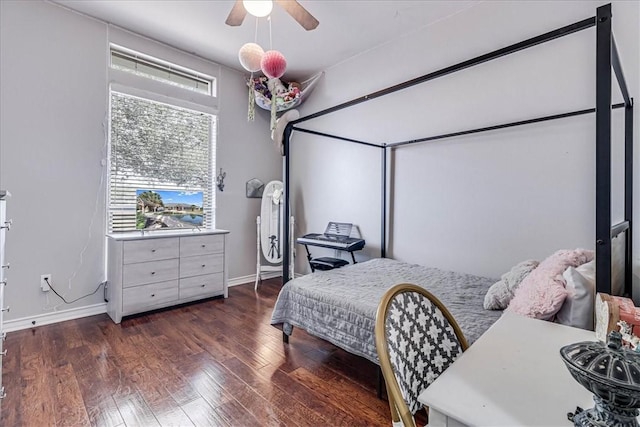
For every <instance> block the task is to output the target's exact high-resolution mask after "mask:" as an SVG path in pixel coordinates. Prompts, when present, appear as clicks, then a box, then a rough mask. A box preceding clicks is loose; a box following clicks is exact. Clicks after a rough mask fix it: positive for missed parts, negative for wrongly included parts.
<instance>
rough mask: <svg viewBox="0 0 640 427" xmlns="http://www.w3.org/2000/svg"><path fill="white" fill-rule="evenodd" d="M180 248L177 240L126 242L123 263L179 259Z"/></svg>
mask: <svg viewBox="0 0 640 427" xmlns="http://www.w3.org/2000/svg"><path fill="white" fill-rule="evenodd" d="M179 252H180V251H179V246H178V240H177V239H168V238H165V239H146V240H131V241H128V242H124V254H123V258H124V260H123V262H124V263H125V264H133V263H136V262H146V261H155V260H160V259H170V258H178V255H179Z"/></svg>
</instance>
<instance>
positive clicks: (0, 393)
mask: <svg viewBox="0 0 640 427" xmlns="http://www.w3.org/2000/svg"><path fill="white" fill-rule="evenodd" d="M5 397H7V393H5V391H4V386H2V388H0V399H4V398H5Z"/></svg>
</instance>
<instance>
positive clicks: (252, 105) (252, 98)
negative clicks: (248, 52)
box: [247, 73, 256, 122]
mask: <svg viewBox="0 0 640 427" xmlns="http://www.w3.org/2000/svg"><path fill="white" fill-rule="evenodd" d="M255 89H256V81H255V80H254V79H253V73H251V79H250V80H249V110H248V111H247V121H249V122H252V121H254V120H255V118H256V92H255Z"/></svg>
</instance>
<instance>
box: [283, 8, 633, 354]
mask: <svg viewBox="0 0 640 427" xmlns="http://www.w3.org/2000/svg"><path fill="white" fill-rule="evenodd" d="M611 21H612V13H611V5H610V4H607V5H604V6H601V7H599V8H597V11H596V16H594V17H590V18H587V19H584V20H581V21H579V22H576V23H573V24H570V25H567V26H565V27H562V28H559V29H556V30H553V31H550V32H547V33H544V34H542V35H539V36H537V37H533V38H530V39H527V40H524V41H522V42H519V43H515V44H513V45H510V46H507V47H504V48H501V49H498V50H495V51H493V52H489V53H487V54H484V55H480V56H477V57H475V58H471V59H469V60H466V61H463V62H460V63H457V64H455V65H452V66H449V67H445V68H443V69H440V70H438V71H434V72H431V73H429V74H426V75H423V76H420V77H417V78H414V79H412V80H409V81H405V82H403V83H399V84H396V85H394V86H391V87H388V88H386V89H382V90H379V91H377V92H374V93H371V94H368V95H365V96H363V97H360V98H357V99H353V100H351V101H348V102H344V103H342V104H339V105H336V106H333V107H330V108H327V109H325V110H322V111H319V112H317V113H313V114H310V115H308V116H305V117H302V118H299V119H296V120H293V121H291V122H289V123H288V124H287V125H286V127H285V128H284V135H283V149H284V157H285V158H284V165H285V166H284V168H285V172H284V174H285V176H284V178H285V179H284V184H285V187H284V217H285V218H287V217H289V216H290V210H291V206H290V182H291V181H290V180H291V178H290V169H291V164H290V163H291V159H290V153H291V145H292V144H291V142H292V140H291V136H292V134H293V133H294V132H301V133H307V134H313V135H316V136H320V137H326V138H331V139H335V140H340V141H343V142H346V143H350V144H359V145H363V146H367V147H371V148H372V149H376V150H378V151H379V152H380V160H381V169H382V171H381V176H382V180H381V184H380V192H381V200H382V203H381V209H380V216H381V222H380V233H381V242H382V243H381V251H380V252H381V253H380V257H381V258H382V259H376V260H372V261H368V262H365V263H359V264H357V265H353V266H348V267H344V268H343V269H339V270H334V271H328V272H317V273H313V274H310V275H307V276H303V277H300V278H297V279H294V280H292V281H290V279H292V277H291V276H290V270H289V265H290V264H291V263H292V262H293V260H292V259H291V256H290V254H289V253H288V252H285V253H284V259H283V270H282V274H283V281H284V282H285V285H284V286H283V288H282V291H281V295H280V297H279V301H278V303H277V304H276V307H275V308H274V314H273V317H272V322H271V323H272V324H274V325H278V324H282V325H283V338H284V340H285V341H288V335H290V334H291V330H292V326H299V327H302V328H303V329H305V330H307V331H308V332H310V333H311V334H313V335H316V336H319V337H320V338H323V339H326V340H328V341H330V342H332V343H333V344H335V345H337V346H339V347H342V348H343V349H345V350H347V351H349V352H352V353H355V354H358V355H361V356H363V357H366V358H368V359H369V360H371V361H373V362H375V363H377V355H376V354H375V353H376V351H375V346H374V347H373V348H371V346H372V345H374V344H373V329H374V324H375V307H376V306H377V304H378V302H379V300H380V297H381V295H382V294H383V293H384V291H385V290H386V289H388V288H390V287H391V286H392V285H394V284H396V283H400V282H403V281H404V282H413V283H419V284H421V285H422V286H424V287H425V288H427V289H429V290H431V288H430V287H431V286H436V289H437V290H441V288H440V287H438V286H442V285H441V284H442V283H447V282H448V283H449V286H446V285H445V286H444V287H445V288H446V290H445V291H446V297H445V298H442V295H437V296H438V297H439V298H440V299H441V300H442V302H443V303H444V304H445V306H447V308H449V309H450V310H451V311H452V313H453V314H454V317H455V318H456V319H457V320H458V322H459V323H460V326H461V328H462V330H463V332H465V335H467V334H469V335H471V336H467V338H468V339H469V341H470V342H473V341H474V340H475V339H476V338H477V337H478V336H479V335H480V334H481V333H482V332H484V330H486V329H487V328H488V327H489V326H490V325H491V324H492V323H493V322H495V320H496V319H497V318H498V317H499V315H500V312H494V314H495V313H497V314H496V315H493V316H492V315H491V312H490V311H487V310H484V309H483V307H482V303H481V301H473V299H474V297H473V296H474V295H475V296H478V295H479V294H481V295H482V296H484V294H485V292H486V289H487V288H488V286H489V285H490V282H489V281H490V279H485V278H480V277H477V276H470V275H463V274H457V273H450V272H442V271H440V270H437V269H429V268H427V267H421V266H415V265H408V264H404V263H398V262H396V261H392V260H387V259H385V258H386V250H387V227H388V225H389V224H388V218H387V204H388V196H387V195H388V183H389V175H390V173H391V171H390V170H389V168H388V166H387V156H388V154H389V152H390V150H394V149H399V148H401V147H404V146H409V145H413V144H420V143H424V142H428V141H435V140H440V139H445V138H452V137H457V136H462V135H469V134H475V133H481V132H486V131H495V130H499V129H505V128H510V127H515V126H522V125H530V124H534V123H539V122H545V121H549V120H559V119H563V118H567V117H574V116H580V115H586V114H593V113H595V124H596V127H595V132H596V135H595V136H596V138H595V139H596V151H595V154H596V165H595V166H596V183H595V185H596V187H595V190H596V199H595V205H596V206H595V219H596V220H595V228H596V232H595V245H594V246H595V277H596V285H595V287H596V291H597V292H602V293H609V294H626V295H631V278H632V271H631V254H632V242H631V240H632V239H631V231H632V225H631V224H632V205H633V190H632V178H633V99H632V98H631V97H630V95H629V92H628V89H627V85H626V82H625V78H624V73H623V70H622V67H621V62H620V58H619V55H618V50H617V47H616V43H615V39H614V37H613V33H612V26H611ZM591 27H596V46H595V48H596V82H595V83H596V106H595V108H589V109H582V110H577V111H567V112H564V113H560V114H553V115H547V116H541V117H534V118H530V119H527V120H520V121H515V122H510V123H503V124H497V125H492V126H486V127H481V128H476V129H464V130H461V131H457V132H448V133H445V134H439V135H430V136H426V137H423V138H417V139H412V140H405V141H396V142H388V143H383V144H377V143H372V142H367V141H360V140H356V139H353V138H347V137H343V136H339V135H332V134H329V133H324V132H319V131H316V130H310V129H305V128H302V127H300V125H301V124H302V123H304V122H307V121H309V120H312V119H316V118H319V117H321V116H325V115H328V114H331V113H335V112H337V111H340V110H343V109H347V108H350V107H353V106H355V105H358V104H361V103H364V102H368V101H371V100H373V99H376V98H380V97H383V96H385V95H389V94H392V93H394V92H397V91H400V90H403V89H406V88H408V87H411V86H415V85H419V84H423V83H426V82H429V81H431V80H434V79H437V78H439V77H442V76H446V75H449V74H451V73H455V72H457V71H460V70H464V69H468V68H470V67H473V66H476V65H478V64H482V63H485V62H487V61H491V60H494V59H497V58H500V57H503V56H506V55H509V54H512V53H515V52H518V51H521V50H524V49H527V48H530V47H533V46H537V45H540V44H543V43H546V42H549V41H552V40H555V39H558V38H561V37H564V36H567V35H570V34H573V33H576V32H579V31H582V30H586V29H589V28H591ZM612 70H613V74H615V77H616V81H617V84H618V86H619V88H620V92H621V93H622V97H623V99H624V102H623V103H620V104H616V105H612V80H613V78H612ZM620 108H624V169H625V170H624V220H623V221H622V222H620V223H618V224H613V225H612V214H611V202H612V197H611V184H612V178H611V172H612V166H611V164H612V156H611V123H612V117H611V116H612V110H613V109H620ZM283 238H284V242H285V243H284V246H285V247H288V246H287V245H288V244H289V242H290V241H291V239H293V238H294V237H293V236H291V230H289V229H285V230H284V236H283ZM612 247H615V248H621V250H618V249H616V250H614V251H613V252H621V257H620V258H621V259H617V258H618V257H613V259H614V261H613V262H612ZM616 266H621V267H620V268H621V269H622V270H623V273H622V275H623V276H624V279H623V281H624V285H623V286H620V288H615V287H613V286H612V273H614V271H613V269H614V267H615V268H617V267H616ZM349 283H351V288H349ZM451 284H455V285H453V286H452V285H451ZM356 287H357V291H354V290H353V289H354V288H356ZM350 289H351V290H350ZM470 289H474V290H473V291H471V292H470V291H469V290H470ZM454 291H457V292H458V294H459V295H460V294H461V292H465V295H464V296H465V298H466V300H465V303H464V304H457V303H456V298H457V297H456V295H455V292H454ZM435 293H436V294H438V292H435ZM349 297H350V298H349ZM458 297H459V296H458ZM476 300H477V298H476ZM292 305H298V306H299V307H301V312H300V313H298V317H296V315H292V314H291V312H290V310H289V309H290V308H291V306H292ZM463 309H464V310H463ZM465 311H466V312H465ZM292 316H293V317H292ZM369 338H370V339H369Z"/></svg>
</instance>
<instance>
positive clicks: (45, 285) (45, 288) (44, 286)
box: [40, 274, 51, 292]
mask: <svg viewBox="0 0 640 427" xmlns="http://www.w3.org/2000/svg"><path fill="white" fill-rule="evenodd" d="M45 279H46V280H45ZM47 280H48V281H49V283H51V274H43V275H42V276H40V289H42V292H49V291H50V290H51V286H49V283H47Z"/></svg>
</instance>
